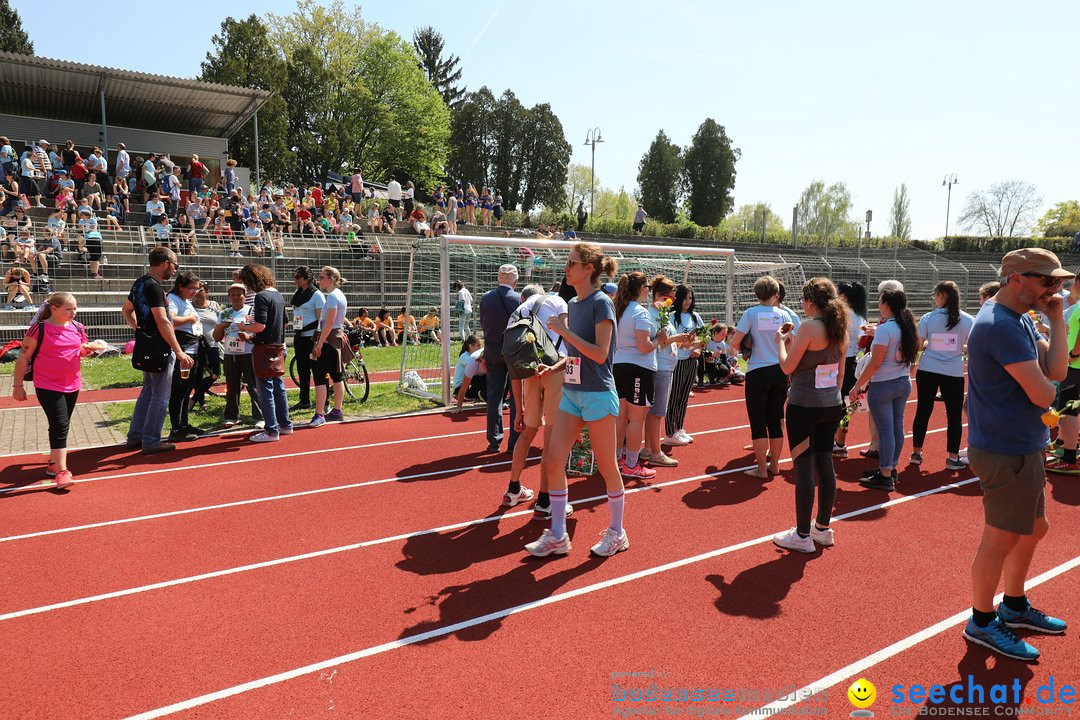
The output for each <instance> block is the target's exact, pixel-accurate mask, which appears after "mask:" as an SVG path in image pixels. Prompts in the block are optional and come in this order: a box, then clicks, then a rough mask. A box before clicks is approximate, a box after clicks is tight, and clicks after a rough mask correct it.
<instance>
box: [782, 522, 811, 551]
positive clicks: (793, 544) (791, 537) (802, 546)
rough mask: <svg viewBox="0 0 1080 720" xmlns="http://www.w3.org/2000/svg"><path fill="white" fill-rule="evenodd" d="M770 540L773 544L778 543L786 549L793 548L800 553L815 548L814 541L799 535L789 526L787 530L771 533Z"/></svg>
mask: <svg viewBox="0 0 1080 720" xmlns="http://www.w3.org/2000/svg"><path fill="white" fill-rule="evenodd" d="M772 541H773V543H774V544H775V545H779V546H780V547H782V548H784V549H786V550H795V551H796V552H802V553H812V552H814V551H815V550H817V546H816V545H814V541H813V540H812V539H810V538H809V537H803V536H802V535H800V534H799V531H798V530H796V529H795V528H791V529H790V530H788V531H787V532H782V533H780V534H779V535H773V539H772Z"/></svg>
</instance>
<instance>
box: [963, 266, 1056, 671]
mask: <svg viewBox="0 0 1080 720" xmlns="http://www.w3.org/2000/svg"><path fill="white" fill-rule="evenodd" d="M999 274H1000V276H1001V289H1000V290H998V293H997V295H995V296H994V300H995V302H992V303H986V304H985V305H983V307H982V309H981V310H980V311H979V314H978V316H977V317H976V318H975V322H974V324H973V325H972V327H971V333H970V335H969V336H968V423H969V426H968V446H969V447H968V458H969V460H970V461H971V467H972V468H973V469H974V470H975V471H976V472H977V473H978V474H979V485H980V486H981V487H982V491H983V515H984V519H985V526H984V527H983V536H982V541H981V542H980V543H979V549H978V551H977V552H976V553H975V559H974V560H973V561H972V564H971V578H972V585H973V594H974V603H973V610H972V617H971V619H970V620H969V621H968V624H967V627H966V628H965V629H964V637H965V638H966V639H967V640H969V641H971V642H974V643H977V644H979V645H983V646H985V647H988V648H990V649H991V650H994V651H995V652H998V653H1001V654H1002V655H1005V656H1007V657H1011V658H1015V659H1018V660H1035V659H1036V658H1038V657H1039V651H1038V650H1036V649H1035V648H1034V647H1032V646H1031V645H1029V644H1028V643H1026V642H1024V641H1023V640H1021V639H1020V638H1018V637H1017V636H1016V634H1015V633H1014V632H1013V631H1012V629H1011V628H1026V629H1029V630H1035V631H1037V632H1043V633H1050V634H1061V633H1063V632H1065V627H1066V624H1065V622H1064V621H1063V620H1059V619H1057V618H1053V617H1049V616H1047V615H1045V614H1044V613H1042V612H1040V611H1038V610H1036V609H1035V608H1033V607H1032V606H1031V605H1030V604H1029V603H1028V600H1027V597H1026V596H1025V595H1024V581H1025V579H1026V578H1027V574H1028V568H1029V566H1030V565H1031V558H1032V555H1033V554H1034V552H1035V547H1036V545H1038V543H1039V541H1040V540H1042V538H1043V537H1044V536H1045V535H1046V532H1047V530H1048V529H1049V525H1048V523H1047V521H1046V501H1045V499H1044V497H1043V486H1044V485H1045V484H1046V472H1045V467H1044V460H1045V448H1046V443H1047V441H1048V440H1049V432H1048V430H1047V427H1046V425H1045V424H1044V423H1043V421H1042V419H1041V417H1042V415H1043V413H1045V412H1046V408H1048V407H1050V404H1051V403H1052V402H1053V401H1054V396H1055V394H1056V392H1057V391H1056V388H1055V387H1054V382H1053V381H1060V380H1063V379H1064V378H1065V373H1066V369H1067V365H1068V355H1069V351H1068V338H1067V336H1066V330H1065V321H1064V318H1063V317H1062V311H1061V308H1062V298H1061V295H1059V294H1058V291H1059V290H1060V289H1061V284H1062V282H1063V281H1064V280H1065V279H1067V278H1071V277H1073V274H1072V273H1070V272H1068V271H1066V270H1064V269H1062V267H1061V263H1060V262H1059V261H1058V258H1057V256H1056V255H1054V253H1052V252H1050V251H1048V250H1043V249H1042V248H1025V249H1022V250H1014V251H1013V252H1011V253H1009V254H1007V255H1006V256H1005V257H1004V258H1003V259H1002V261H1001V271H1000V273H999ZM1029 310H1038V311H1039V312H1042V313H1044V314H1045V315H1046V316H1047V317H1048V318H1049V322H1050V341H1049V343H1048V342H1047V341H1046V340H1044V339H1043V338H1042V337H1041V336H1040V335H1039V333H1038V331H1037V330H1036V329H1035V324H1034V322H1033V321H1032V320H1031V318H1030V317H1029V316H1028V311H1029ZM1002 575H1004V578H1005V597H1004V600H1003V601H1002V603H1001V605H1000V606H999V607H998V609H997V612H996V613H995V612H994V594H995V593H996V592H997V588H998V583H999V582H1000V581H1001V578H1002Z"/></svg>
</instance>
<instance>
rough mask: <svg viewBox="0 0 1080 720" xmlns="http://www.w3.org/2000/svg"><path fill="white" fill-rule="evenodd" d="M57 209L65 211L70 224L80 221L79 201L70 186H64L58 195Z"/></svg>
mask: <svg viewBox="0 0 1080 720" xmlns="http://www.w3.org/2000/svg"><path fill="white" fill-rule="evenodd" d="M56 209H57V210H59V211H60V212H62V213H63V217H64V219H65V220H66V221H67V224H68V225H75V224H76V223H78V222H79V203H78V202H76V201H75V193H74V191H72V190H71V189H69V188H63V189H62V190H61V191H60V194H59V195H57V196H56Z"/></svg>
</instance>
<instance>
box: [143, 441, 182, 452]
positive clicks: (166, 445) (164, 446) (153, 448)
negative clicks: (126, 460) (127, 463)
mask: <svg viewBox="0 0 1080 720" xmlns="http://www.w3.org/2000/svg"><path fill="white" fill-rule="evenodd" d="M175 449H176V446H175V445H173V444H172V443H170V442H159V443H158V444H157V445H143V446H142V454H143V455H156V454H158V453H163V452H169V451H170V450H175Z"/></svg>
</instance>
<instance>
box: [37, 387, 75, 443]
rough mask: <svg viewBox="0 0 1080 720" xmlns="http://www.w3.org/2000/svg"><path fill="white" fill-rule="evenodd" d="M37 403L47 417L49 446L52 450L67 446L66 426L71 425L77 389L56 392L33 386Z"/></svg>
mask: <svg viewBox="0 0 1080 720" xmlns="http://www.w3.org/2000/svg"><path fill="white" fill-rule="evenodd" d="M34 392H36V393H37V400H38V403H39V404H40V405H41V409H42V410H44V411H45V417H47V418H48V419H49V447H50V448H52V449H53V450H56V449H58V448H66V447H67V436H68V428H69V427H70V426H71V414H72V413H73V412H75V401H76V400H78V399H79V391H78V390H76V391H75V392H68V393H65V392H58V391H56V390H46V389H45V388H35V389H34Z"/></svg>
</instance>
